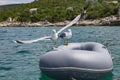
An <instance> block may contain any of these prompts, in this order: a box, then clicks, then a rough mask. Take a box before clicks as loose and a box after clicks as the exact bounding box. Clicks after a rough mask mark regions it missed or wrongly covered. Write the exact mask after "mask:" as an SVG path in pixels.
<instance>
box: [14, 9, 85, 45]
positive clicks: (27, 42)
mask: <svg viewBox="0 0 120 80" xmlns="http://www.w3.org/2000/svg"><path fill="white" fill-rule="evenodd" d="M85 12H86V10H84V11H83V12H82V13H81V14H79V15H78V16H77V17H75V18H74V19H73V20H72V21H71V22H70V23H69V24H68V25H66V26H64V27H63V28H61V29H60V30H59V31H56V30H55V29H54V30H52V35H50V36H45V37H41V38H38V39H33V40H25V41H24V40H14V42H15V43H19V44H31V43H34V42H38V41H42V40H52V42H53V45H56V41H57V39H58V35H59V34H60V33H61V32H62V31H63V30H65V29H66V28H68V27H70V26H72V25H74V24H75V23H77V22H78V21H79V20H80V19H82V18H83V16H84V15H83V13H85Z"/></svg>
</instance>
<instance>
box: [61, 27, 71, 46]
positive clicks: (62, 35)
mask: <svg viewBox="0 0 120 80" xmlns="http://www.w3.org/2000/svg"><path fill="white" fill-rule="evenodd" d="M59 37H60V38H62V39H64V40H67V41H64V44H65V45H68V42H69V39H70V38H71V37H72V31H71V29H68V32H63V33H61V34H60V35H59Z"/></svg>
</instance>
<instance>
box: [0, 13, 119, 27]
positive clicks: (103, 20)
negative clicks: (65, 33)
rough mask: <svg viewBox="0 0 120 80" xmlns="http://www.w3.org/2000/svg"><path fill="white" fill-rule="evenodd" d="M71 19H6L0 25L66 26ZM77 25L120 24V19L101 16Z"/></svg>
mask: <svg viewBox="0 0 120 80" xmlns="http://www.w3.org/2000/svg"><path fill="white" fill-rule="evenodd" d="M69 22H70V21H64V22H55V23H50V22H46V21H45V22H43V21H40V22H36V23H31V22H16V21H12V22H11V21H4V22H1V23H0V27H47V26H65V25H67V24H68V23H69ZM75 25H76V26H91V25H92V26H120V19H119V18H118V17H116V16H113V15H112V16H109V17H105V18H99V19H95V20H81V21H79V22H77V23H76V24H75Z"/></svg>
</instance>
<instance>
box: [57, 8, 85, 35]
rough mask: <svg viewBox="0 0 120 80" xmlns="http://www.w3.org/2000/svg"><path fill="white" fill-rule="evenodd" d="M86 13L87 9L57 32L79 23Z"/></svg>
mask: <svg viewBox="0 0 120 80" xmlns="http://www.w3.org/2000/svg"><path fill="white" fill-rule="evenodd" d="M84 13H86V10H85V11H84V12H82V13H81V14H79V15H78V16H77V17H76V18H74V19H73V20H72V21H71V22H70V23H69V24H68V25H66V26H65V27H63V28H61V29H60V30H59V31H58V32H57V34H59V33H61V32H62V31H63V30H65V29H66V28H68V27H70V26H72V25H73V24H75V23H77V22H78V21H79V20H80V19H81V18H83V16H84Z"/></svg>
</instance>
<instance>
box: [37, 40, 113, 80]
mask: <svg viewBox="0 0 120 80" xmlns="http://www.w3.org/2000/svg"><path fill="white" fill-rule="evenodd" d="M39 66H40V69H41V71H42V72H43V73H44V74H46V75H47V76H48V77H51V78H54V79H57V80H64V79H66V80H69V79H98V78H101V77H103V76H104V75H105V74H107V73H108V72H110V71H112V69H113V62H112V58H111V55H110V53H109V51H108V50H107V48H106V47H105V46H104V45H102V44H100V43H95V42H83V43H69V45H67V46H65V45H62V46H59V47H58V48H56V49H55V50H53V51H50V52H47V53H46V54H44V55H43V56H42V57H41V59H40V62H39Z"/></svg>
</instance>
